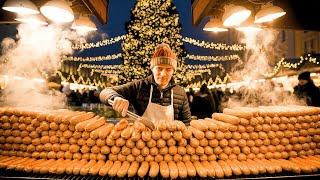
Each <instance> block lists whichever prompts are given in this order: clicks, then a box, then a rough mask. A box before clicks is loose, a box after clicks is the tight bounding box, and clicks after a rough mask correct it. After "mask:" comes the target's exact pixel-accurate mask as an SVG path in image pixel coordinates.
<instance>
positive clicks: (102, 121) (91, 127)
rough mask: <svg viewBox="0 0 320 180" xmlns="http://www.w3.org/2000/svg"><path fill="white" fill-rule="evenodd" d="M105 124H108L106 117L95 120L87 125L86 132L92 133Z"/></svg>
mask: <svg viewBox="0 0 320 180" xmlns="http://www.w3.org/2000/svg"><path fill="white" fill-rule="evenodd" d="M105 124H106V119H105V118H104V117H100V118H98V119H94V120H92V121H90V122H89V123H87V124H86V125H85V131H87V132H91V131H93V130H95V129H97V128H99V127H101V126H103V125H105Z"/></svg>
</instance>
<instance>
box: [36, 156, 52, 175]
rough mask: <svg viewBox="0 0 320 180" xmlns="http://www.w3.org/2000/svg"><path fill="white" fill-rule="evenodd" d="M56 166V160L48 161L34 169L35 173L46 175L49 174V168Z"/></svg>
mask: <svg viewBox="0 0 320 180" xmlns="http://www.w3.org/2000/svg"><path fill="white" fill-rule="evenodd" d="M54 164H55V160H54V159H49V160H46V162H44V163H42V164H41V165H40V166H37V167H36V168H34V169H33V172H34V173H41V174H46V173H48V172H49V167H51V166H53V165H54Z"/></svg>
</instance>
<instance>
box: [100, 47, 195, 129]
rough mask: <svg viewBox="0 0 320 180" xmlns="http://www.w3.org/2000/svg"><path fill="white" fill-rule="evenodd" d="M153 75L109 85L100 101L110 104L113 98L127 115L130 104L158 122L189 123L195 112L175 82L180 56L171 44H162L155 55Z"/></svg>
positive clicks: (152, 68) (117, 109) (140, 113)
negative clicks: (191, 110) (192, 111)
mask: <svg viewBox="0 0 320 180" xmlns="http://www.w3.org/2000/svg"><path fill="white" fill-rule="evenodd" d="M150 65H151V67H150V69H151V71H152V75H150V76H149V77H147V78H146V79H141V80H136V81H133V82H130V83H127V84H124V85H120V86H113V87H111V88H106V89H104V90H103V91H102V92H101V93H100V100H101V102H103V103H106V104H108V100H109V99H110V100H113V101H114V102H113V105H112V107H113V109H114V110H116V111H117V112H119V113H120V114H122V116H126V114H127V111H128V107H129V104H132V105H133V107H134V109H135V111H136V113H137V114H138V115H140V116H142V117H144V118H146V119H148V120H150V121H152V122H153V123H154V124H155V125H156V124H157V123H159V122H160V121H164V122H168V121H173V120H181V121H182V122H184V123H185V124H188V123H189V121H190V119H191V113H190V108H189V103H188V97H187V94H186V92H185V91H184V89H183V88H182V87H180V86H178V85H177V84H176V83H175V82H174V77H173V73H174V71H175V69H176V68H177V57H176V55H175V53H174V52H173V51H172V50H171V48H170V47H169V45H167V44H160V45H158V46H157V47H156V49H155V52H154V53H153V56H152V58H151V62H150Z"/></svg>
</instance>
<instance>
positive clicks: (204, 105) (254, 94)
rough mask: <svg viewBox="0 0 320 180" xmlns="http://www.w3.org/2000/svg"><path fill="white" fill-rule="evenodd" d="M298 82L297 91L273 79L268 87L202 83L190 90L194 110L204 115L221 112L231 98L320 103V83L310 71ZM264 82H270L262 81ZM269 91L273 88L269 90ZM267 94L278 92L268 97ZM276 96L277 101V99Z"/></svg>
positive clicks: (254, 102) (262, 102)
mask: <svg viewBox="0 0 320 180" xmlns="http://www.w3.org/2000/svg"><path fill="white" fill-rule="evenodd" d="M298 80H299V83H298V85H296V86H295V87H294V91H293V92H290V91H285V90H284V88H283V85H282V84H280V85H275V84H274V83H272V82H271V81H270V84H271V85H270V86H268V88H269V89H265V86H264V85H263V84H261V85H260V87H259V88H255V89H251V90H249V89H248V87H245V86H243V87H241V88H239V89H238V90H236V91H235V90H233V91H230V89H225V90H224V91H222V90H221V89H211V90H210V89H208V87H207V85H206V84H203V85H202V86H201V88H200V90H199V91H198V92H196V93H195V92H194V90H193V89H192V88H190V89H189V91H188V92H187V96H188V101H189V105H190V110H191V114H192V115H193V116H197V118H200V119H203V118H206V117H209V118H210V117H211V115H212V113H214V112H222V110H223V108H224V107H225V106H226V104H227V102H228V100H229V99H230V98H233V99H235V101H238V102H242V103H243V104H246V105H248V104H249V105H271V104H272V103H279V102H281V103H285V102H292V101H290V100H288V99H289V98H290V99H296V100H300V101H301V102H302V103H305V104H306V105H308V106H316V107H320V88H319V87H317V86H316V85H315V84H314V82H313V80H312V79H311V77H310V72H303V73H301V74H300V75H299V76H298ZM263 83H264V84H266V83H268V82H263ZM268 91H270V92H268ZM268 95H272V96H276V97H269V96H268ZM275 100H276V101H275Z"/></svg>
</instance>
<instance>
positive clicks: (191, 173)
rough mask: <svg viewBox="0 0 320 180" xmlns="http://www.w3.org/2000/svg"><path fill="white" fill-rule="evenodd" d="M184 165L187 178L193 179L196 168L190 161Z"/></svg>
mask: <svg viewBox="0 0 320 180" xmlns="http://www.w3.org/2000/svg"><path fill="white" fill-rule="evenodd" d="M184 164H185V166H186V168H187V172H188V176H190V177H194V176H196V175H197V171H196V168H195V167H194V165H193V163H192V162H191V161H185V162H184Z"/></svg>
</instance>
